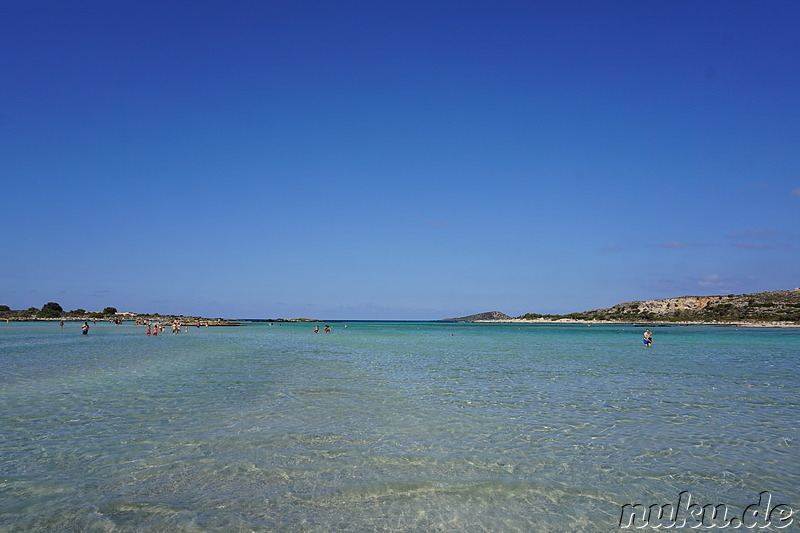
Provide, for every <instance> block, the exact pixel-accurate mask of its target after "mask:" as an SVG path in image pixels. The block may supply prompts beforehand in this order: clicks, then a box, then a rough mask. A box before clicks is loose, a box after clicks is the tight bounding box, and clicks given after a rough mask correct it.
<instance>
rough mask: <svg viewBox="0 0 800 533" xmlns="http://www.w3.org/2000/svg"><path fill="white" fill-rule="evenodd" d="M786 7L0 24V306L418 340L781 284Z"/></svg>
mask: <svg viewBox="0 0 800 533" xmlns="http://www.w3.org/2000/svg"><path fill="white" fill-rule="evenodd" d="M798 27H800V2H796V1H775V0H771V1H769V2H756V1H749V2H741V1H728V0H725V1H702V0H701V1H695V0H692V1H647V2H641V1H633V0H631V1H614V0H610V1H587V2H574V1H573V2H570V1H565V2H535V1H514V2H510V1H469V0H458V1H432V2H431V1H424V2H422V1H414V0H403V1H393V0H386V1H366V0H363V1H359V0H342V1H321V2H307V1H298V0H291V1H268V0H265V1H247V2H244V1H214V2H211V1H201V0H192V1H184V2H175V1H163V0H159V1H142V0H136V1H113V2H109V1H106V0H102V1H91V2H90V1H84V0H74V1H70V2H56V1H45V0H42V1H29V0H6V1H3V2H2V3H0V182H1V183H2V189H0V213H1V214H2V215H1V216H2V233H0V304H5V305H9V306H10V307H12V308H14V309H19V308H28V307H32V306H33V307H41V306H42V305H43V304H44V303H46V302H48V301H55V302H58V303H60V304H61V305H62V306H63V307H64V308H65V309H66V310H70V309H77V308H83V309H88V310H100V309H102V308H104V307H106V306H113V307H116V308H118V309H119V310H128V311H134V312H157V313H162V314H169V313H179V314H187V315H189V314H200V315H204V316H223V317H231V318H244V317H249V318H257V317H270V318H272V317H286V318H290V317H314V318H322V319H373V318H383V319H438V318H446V317H452V316H462V315H467V314H472V313H477V312H482V311H489V310H499V311H503V312H505V313H507V314H509V315H512V316H518V315H520V314H523V313H528V312H538V313H568V312H575V311H584V310H587V309H594V308H600V307H609V306H611V305H613V304H616V303H618V302H622V301H627V300H647V299H654V298H667V297H674V296H683V295H705V294H729V293H737V294H738V293H746V292H758V291H765V290H774V289H791V288H794V287H798V286H800V31H798Z"/></svg>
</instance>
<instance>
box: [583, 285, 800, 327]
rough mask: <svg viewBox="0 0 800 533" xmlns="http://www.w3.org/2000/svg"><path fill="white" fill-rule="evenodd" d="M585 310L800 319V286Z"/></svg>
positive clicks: (640, 315)
mask: <svg viewBox="0 0 800 533" xmlns="http://www.w3.org/2000/svg"><path fill="white" fill-rule="evenodd" d="M584 314H585V315H587V316H588V317H597V318H600V319H602V318H616V319H632V320H670V321H713V322H719V321H761V322H764V321H769V322H786V321H790V322H800V288H797V289H792V290H788V291H768V292H757V293H750V294H728V295H726V296H680V297H677V298H664V299H660V300H646V301H632V302H623V303H619V304H616V305H614V306H612V307H609V308H607V309H594V310H592V311H586V313H584Z"/></svg>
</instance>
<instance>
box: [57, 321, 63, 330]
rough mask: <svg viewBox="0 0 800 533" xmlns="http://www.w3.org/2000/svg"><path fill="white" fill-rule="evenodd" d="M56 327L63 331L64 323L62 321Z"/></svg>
mask: <svg viewBox="0 0 800 533" xmlns="http://www.w3.org/2000/svg"><path fill="white" fill-rule="evenodd" d="M58 327H60V328H61V329H64V321H63V320H62V321H61V322H59V323H58Z"/></svg>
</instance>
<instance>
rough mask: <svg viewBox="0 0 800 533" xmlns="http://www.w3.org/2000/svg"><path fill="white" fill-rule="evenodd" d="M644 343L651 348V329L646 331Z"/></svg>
mask: <svg viewBox="0 0 800 533" xmlns="http://www.w3.org/2000/svg"><path fill="white" fill-rule="evenodd" d="M642 343H644V345H645V346H650V345H652V344H653V334H652V333H650V330H649V329H646V330H644V338H643V339H642Z"/></svg>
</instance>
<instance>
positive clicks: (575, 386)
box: [0, 323, 800, 532]
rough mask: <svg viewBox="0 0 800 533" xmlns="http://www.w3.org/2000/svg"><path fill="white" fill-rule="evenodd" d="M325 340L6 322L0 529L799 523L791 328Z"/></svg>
mask: <svg viewBox="0 0 800 533" xmlns="http://www.w3.org/2000/svg"><path fill="white" fill-rule="evenodd" d="M331 326H332V327H333V333H331V334H323V333H320V334H318V335H315V334H314V333H313V332H312V328H313V325H311V324H282V325H278V324H275V325H269V324H250V325H246V326H243V327H230V328H208V329H206V328H200V329H196V328H193V327H192V328H190V330H189V332H188V333H182V334H180V335H171V334H170V333H169V329H167V331H166V332H165V333H163V334H161V335H159V336H158V337H155V338H152V337H146V336H145V335H144V330H143V328H141V327H136V326H133V325H129V324H126V325H123V326H114V325H111V324H105V323H103V324H100V323H98V324H97V325H96V326H94V327H93V328H92V329H91V331H90V333H89V335H88V336H85V337H84V336H82V335H80V328H79V325H78V324H76V323H68V324H67V325H66V326H65V328H64V329H63V330H62V329H59V327H58V325H57V324H53V323H10V324H5V323H0V531H3V532H6V531H15V532H16V531H20V532H22V531H25V532H28V531H92V532H94V531H100V532H102V531H114V532H122V531H185V532H199V531H226V532H227V531H241V532H245V531H247V532H249V531H259V532H261V531H314V532H316V531H320V532H322V531H419V532H423V531H424V532H428V531H503V532H505V531H520V532H528V531H548V532H549V531H618V530H619V519H620V509H621V506H623V505H625V504H632V503H642V504H644V505H650V504H664V503H668V502H675V501H676V500H677V498H678V494H679V493H680V492H682V491H690V492H691V494H692V496H693V497H694V498H695V500H696V501H698V502H700V503H701V504H706V503H710V504H720V503H724V504H726V505H729V506H730V507H731V508H732V509H744V508H745V507H747V506H748V505H750V504H752V503H756V502H758V494H759V493H760V492H762V491H769V492H770V494H771V495H772V498H773V503H783V504H786V505H789V506H791V507H792V508H793V509H794V510H795V515H796V517H797V518H796V519H795V520H794V522H793V523H792V524H791V525H790V526H789V527H788V528H786V529H782V531H797V530H798V529H797V526H798V523H800V516H798V515H800V492H799V491H798V489H799V488H800V422H798V419H800V416H799V415H800V372H798V370H800V329H735V328H721V327H719V328H715V327H669V328H653V331H654V346H653V347H651V348H645V347H644V346H642V344H641V336H642V331H643V330H642V329H641V328H634V327H631V326H626V327H622V326H593V327H591V328H587V327H585V326H539V325H536V326H516V325H514V326H508V325H504V326H494V325H440V324H430V323H349V324H348V327H347V328H346V329H345V328H344V327H343V325H342V324H336V323H332V324H331ZM793 528H794V529H793ZM768 530H771V529H768Z"/></svg>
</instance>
